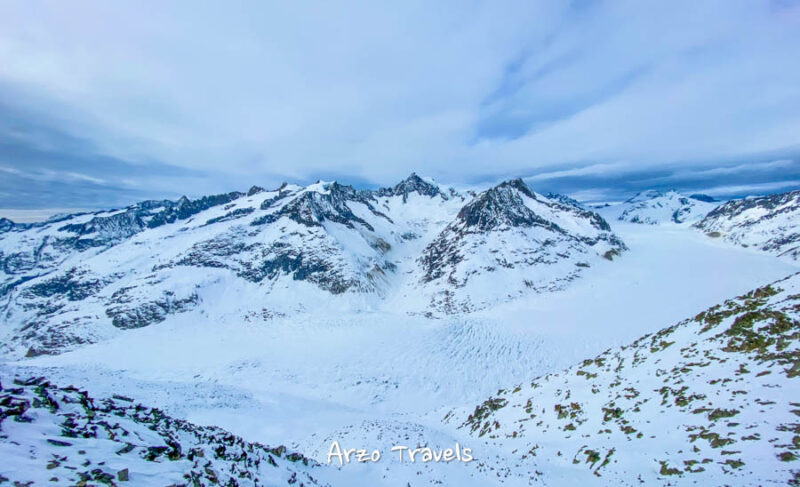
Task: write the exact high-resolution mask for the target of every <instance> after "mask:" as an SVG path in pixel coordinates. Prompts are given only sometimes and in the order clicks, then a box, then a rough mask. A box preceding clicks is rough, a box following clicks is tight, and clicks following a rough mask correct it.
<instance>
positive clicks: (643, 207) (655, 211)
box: [612, 190, 718, 225]
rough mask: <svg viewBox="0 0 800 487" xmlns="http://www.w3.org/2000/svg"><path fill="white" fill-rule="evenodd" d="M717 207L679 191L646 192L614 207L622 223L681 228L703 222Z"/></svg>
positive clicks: (710, 201) (705, 199)
mask: <svg viewBox="0 0 800 487" xmlns="http://www.w3.org/2000/svg"><path fill="white" fill-rule="evenodd" d="M717 204H718V203H716V202H715V201H714V199H713V198H711V197H709V196H706V195H702V194H695V195H692V196H684V195H682V194H680V193H678V192H676V191H667V192H662V191H657V190H647V191H642V192H640V193H637V194H636V195H634V196H633V197H631V198H630V199H628V200H626V201H625V202H623V203H622V204H621V205H618V206H616V207H612V211H613V212H614V214H613V216H614V218H615V219H617V220H619V221H625V222H630V223H642V224H647V225H658V224H662V223H676V224H682V223H690V222H695V221H698V220H700V219H701V218H703V217H704V216H705V215H706V214H707V213H708V212H709V211H711V210H712V209H714V208H715V207H716V206H717Z"/></svg>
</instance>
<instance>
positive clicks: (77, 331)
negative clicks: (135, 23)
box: [0, 174, 625, 357]
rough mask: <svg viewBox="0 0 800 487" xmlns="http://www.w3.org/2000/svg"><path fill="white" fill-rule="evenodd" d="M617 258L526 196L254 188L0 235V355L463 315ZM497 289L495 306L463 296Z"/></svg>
mask: <svg viewBox="0 0 800 487" xmlns="http://www.w3.org/2000/svg"><path fill="white" fill-rule="evenodd" d="M624 248H625V246H624V244H623V243H622V242H621V241H620V240H619V239H618V238H617V237H616V236H614V235H613V234H612V233H611V231H610V229H609V228H608V225H607V223H606V222H605V221H604V220H603V219H602V218H601V217H600V216H598V215H597V214H595V213H592V212H589V211H586V210H583V209H581V208H579V207H577V206H574V205H570V204H567V203H563V202H561V201H559V200H558V199H555V198H554V199H549V198H546V197H544V196H542V195H538V194H535V193H533V192H532V191H531V190H530V189H529V188H527V186H525V184H524V183H523V182H522V181H521V180H516V181H512V182H506V183H503V184H500V185H498V186H496V187H495V188H491V189H489V190H487V191H485V192H484V193H481V194H480V195H475V194H473V193H458V192H456V191H454V190H452V189H449V188H442V187H440V186H438V185H436V184H434V183H432V182H430V181H426V180H424V179H422V178H420V177H419V176H417V175H415V174H412V175H411V176H410V177H409V178H407V179H406V180H404V181H402V182H401V183H399V184H397V185H396V186H394V187H391V188H383V189H379V190H375V191H368V190H357V189H354V188H353V187H351V186H345V185H341V184H339V183H336V182H330V183H324V182H319V183H316V184H312V185H309V186H307V187H299V186H292V185H286V184H284V185H282V186H281V187H279V188H277V189H275V190H271V191H268V190H265V189H263V188H260V187H255V186H254V187H253V188H251V189H250V190H249V191H248V192H246V193H240V192H233V193H226V194H221V195H216V196H209V197H203V198H200V199H197V200H189V199H188V198H185V197H184V198H181V199H180V200H178V201H174V202H173V201H146V202H142V203H138V204H136V205H132V206H130V207H128V208H123V209H118V210H110V211H100V212H94V213H83V214H76V215H67V216H63V217H58V218H53V219H50V220H48V221H46V222H43V223H39V224H14V223H12V222H8V221H4V222H2V224H1V225H0V320H2V326H0V354H4V355H8V356H13V357H19V356H22V355H27V356H36V355H40V354H51V353H59V352H61V351H65V350H70V349H74V348H76V347H79V346H81V345H84V344H87V343H94V342H98V341H101V340H104V339H107V338H110V337H113V336H115V335H116V334H117V333H118V332H119V331H120V330H126V329H132V328H141V327H144V326H148V325H151V324H153V323H159V322H162V321H164V320H166V319H168V318H170V317H173V316H175V315H179V314H182V313H187V312H192V311H193V312H196V313H199V314H200V315H202V316H206V315H207V314H208V313H210V312H214V313H217V314H220V313H222V314H225V316H224V319H230V320H235V321H242V320H253V319H257V320H268V319H270V317H273V316H276V315H279V314H295V313H298V312H303V311H304V310H307V309H308V307H309V306H314V307H317V308H323V307H325V306H326V305H328V304H331V303H332V304H333V305H334V306H336V307H338V308H342V307H347V308H350V309H352V308H356V309H363V308H370V309H374V308H375V307H379V306H383V305H384V303H385V302H386V301H387V298H398V299H395V301H394V303H395V304H396V305H397V306H399V307H400V311H401V312H415V313H426V312H427V313H441V314H444V313H458V312H466V311H471V310H473V309H477V308H480V307H481V306H486V305H488V304H489V303H492V302H496V301H498V300H499V301H502V300H509V299H513V298H515V297H517V296H520V295H522V294H524V293H527V292H542V291H544V290H550V289H554V288H560V287H563V285H564V284H565V283H566V282H568V281H570V280H572V279H575V278H576V277H577V276H578V275H579V274H580V273H581V272H586V269H588V268H589V267H591V265H592V263H593V262H595V261H597V259H601V258H603V257H606V258H610V257H612V256H613V255H617V254H619V252H621V251H622V250H623V249H624ZM492 280H495V281H498V280H499V281H502V282H504V287H503V288H504V290H505V291H504V292H503V293H501V294H497V295H488V294H487V295H486V296H484V293H483V292H482V291H481V288H480V286H478V287H472V286H473V285H475V284H476V283H480V282H488V281H492ZM495 287H496V286H495ZM476 297H479V298H480V299H476Z"/></svg>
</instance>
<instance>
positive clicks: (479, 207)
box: [457, 179, 555, 231]
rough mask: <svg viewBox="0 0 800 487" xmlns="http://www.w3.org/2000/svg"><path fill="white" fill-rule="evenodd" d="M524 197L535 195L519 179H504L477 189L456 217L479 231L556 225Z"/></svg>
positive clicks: (533, 197)
mask: <svg viewBox="0 0 800 487" xmlns="http://www.w3.org/2000/svg"><path fill="white" fill-rule="evenodd" d="M525 197H527V198H532V199H534V200H535V199H536V195H535V194H534V193H533V191H531V190H530V188H528V186H527V185H526V184H525V182H524V181H522V179H514V180H511V181H504V182H502V183H500V184H498V185H497V186H495V187H493V188H490V189H488V190H486V191H484V192H483V193H480V194H479V195H478V196H477V197H475V199H474V200H473V201H471V202H470V203H469V204H467V205H466V206H464V207H463V208H462V209H461V211H459V212H458V217H457V218H458V219H459V220H460V221H461V222H463V224H464V225H465V226H467V227H471V228H474V229H476V230H482V231H485V230H493V229H496V228H500V227H522V226H525V227H529V226H534V225H541V226H548V227H555V225H554V224H553V223H551V222H548V221H547V220H545V219H544V218H542V217H541V216H539V215H537V214H536V213H534V211H533V210H531V209H530V208H528V206H526V205H525V201H524V199H523V198H525Z"/></svg>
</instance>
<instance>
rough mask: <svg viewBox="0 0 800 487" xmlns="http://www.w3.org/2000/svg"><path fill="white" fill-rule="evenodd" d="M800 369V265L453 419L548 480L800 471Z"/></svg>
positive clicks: (725, 479)
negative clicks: (794, 271) (788, 274)
mask: <svg viewBox="0 0 800 487" xmlns="http://www.w3.org/2000/svg"><path fill="white" fill-rule="evenodd" d="M608 325H610V324H606V326H608ZM798 379H800V275H798V274H794V275H792V276H791V277H789V278H786V279H783V280H780V281H777V282H774V283H772V284H770V285H767V286H764V287H761V288H759V289H756V290H754V291H751V292H749V293H747V294H745V295H743V296H740V297H738V298H735V299H731V300H728V301H726V302H724V303H722V304H720V305H717V306H714V307H712V308H710V309H708V310H707V311H704V312H702V313H699V314H698V315H697V316H695V317H694V318H691V319H687V320H685V321H683V322H681V323H678V324H676V325H674V326H671V327H669V328H666V329H663V330H661V331H659V332H657V333H653V334H649V335H645V336H644V337H642V338H640V339H638V340H636V341H635V342H633V343H632V344H630V345H628V346H625V347H621V348H618V349H613V350H608V351H606V352H605V353H602V354H601V355H599V356H597V357H595V358H593V359H588V360H585V361H583V363H581V364H578V365H576V366H574V367H571V368H569V369H567V370H565V371H563V372H560V373H552V374H548V375H546V376H544V377H539V378H537V379H535V380H534V381H533V382H531V383H529V384H521V385H518V386H516V387H514V386H512V387H511V388H508V389H501V390H499V391H498V392H497V394H496V395H494V397H491V398H490V399H488V400H486V401H485V402H484V403H482V404H480V405H479V406H477V407H476V408H474V410H473V409H469V410H456V411H454V412H452V413H451V414H449V415H448V417H447V421H448V422H450V423H454V424H461V427H462V428H464V429H467V430H468V431H470V432H471V433H472V435H474V436H475V437H480V438H484V439H486V440H487V441H488V442H489V443H490V444H491V445H494V446H495V447H496V448H497V450H498V451H500V452H502V453H501V455H507V457H506V458H507V465H506V467H507V470H504V469H498V475H507V472H515V471H519V470H525V471H529V472H536V474H537V477H539V478H540V480H542V481H544V483H546V484H548V485H575V484H580V483H583V482H590V483H596V482H598V479H597V478H598V477H599V478H601V479H602V480H599V482H601V483H603V484H605V485H621V484H626V485H630V484H634V483H639V482H642V483H646V484H650V483H658V484H665V483H669V484H670V485H672V484H673V483H676V482H677V483H680V484H683V483H687V484H688V483H699V484H702V485H722V484H729V485H745V484H746V485H764V484H768V483H776V482H780V483H785V482H789V483H792V482H794V483H797V482H798V481H800V470H797V461H798V455H800V453H799V452H798V450H800V427H799V426H798V421H797V417H798V414H800V386H798Z"/></svg>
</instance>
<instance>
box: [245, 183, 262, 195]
mask: <svg viewBox="0 0 800 487" xmlns="http://www.w3.org/2000/svg"><path fill="white" fill-rule="evenodd" d="M263 191H264V188H262V187H261V186H256V185H253V186H251V187H250V189H248V190H247V196H253V195H254V194H258V193H262V192H263Z"/></svg>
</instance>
